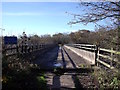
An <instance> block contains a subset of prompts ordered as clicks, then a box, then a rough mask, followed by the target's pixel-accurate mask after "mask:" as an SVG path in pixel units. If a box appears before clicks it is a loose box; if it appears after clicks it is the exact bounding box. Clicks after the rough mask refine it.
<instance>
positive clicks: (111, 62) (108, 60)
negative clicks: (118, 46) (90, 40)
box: [97, 48, 120, 69]
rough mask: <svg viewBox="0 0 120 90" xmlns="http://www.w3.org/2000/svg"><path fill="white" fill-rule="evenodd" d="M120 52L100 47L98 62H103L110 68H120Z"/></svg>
mask: <svg viewBox="0 0 120 90" xmlns="http://www.w3.org/2000/svg"><path fill="white" fill-rule="evenodd" d="M119 56H120V52H118V51H115V50H113V48H111V50H108V49H103V48H99V49H98V54H97V63H100V64H103V65H104V66H106V67H108V68H110V69H116V68H119V65H120V60H119V59H120V58H119Z"/></svg>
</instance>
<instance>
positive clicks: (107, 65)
mask: <svg viewBox="0 0 120 90" xmlns="http://www.w3.org/2000/svg"><path fill="white" fill-rule="evenodd" d="M97 62H99V63H101V64H103V65H105V66H106V67H108V68H111V67H110V65H109V64H107V63H105V62H103V61H101V60H98V59H97Z"/></svg>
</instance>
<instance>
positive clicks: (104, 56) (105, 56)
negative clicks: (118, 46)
mask: <svg viewBox="0 0 120 90" xmlns="http://www.w3.org/2000/svg"><path fill="white" fill-rule="evenodd" d="M98 56H101V57H103V58H106V59H110V60H112V58H111V57H110V56H107V55H103V54H98Z"/></svg>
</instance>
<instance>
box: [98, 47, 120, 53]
mask: <svg viewBox="0 0 120 90" xmlns="http://www.w3.org/2000/svg"><path fill="white" fill-rule="evenodd" d="M100 50H101V51H106V52H110V53H111V52H112V53H114V54H120V52H118V51H114V50H108V49H104V48H100Z"/></svg>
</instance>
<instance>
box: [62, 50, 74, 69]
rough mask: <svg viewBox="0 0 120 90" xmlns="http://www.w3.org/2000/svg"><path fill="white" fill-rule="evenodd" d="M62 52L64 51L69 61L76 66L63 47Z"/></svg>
mask: <svg viewBox="0 0 120 90" xmlns="http://www.w3.org/2000/svg"><path fill="white" fill-rule="evenodd" d="M63 50H64V52H65V53H66V55H67V57H68V58H69V60H70V62H71V63H72V65H73V67H74V68H76V65H75V63H74V62H73V60H72V59H71V57H70V56H69V54H68V53H67V51H66V50H65V49H64V48H63Z"/></svg>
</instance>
